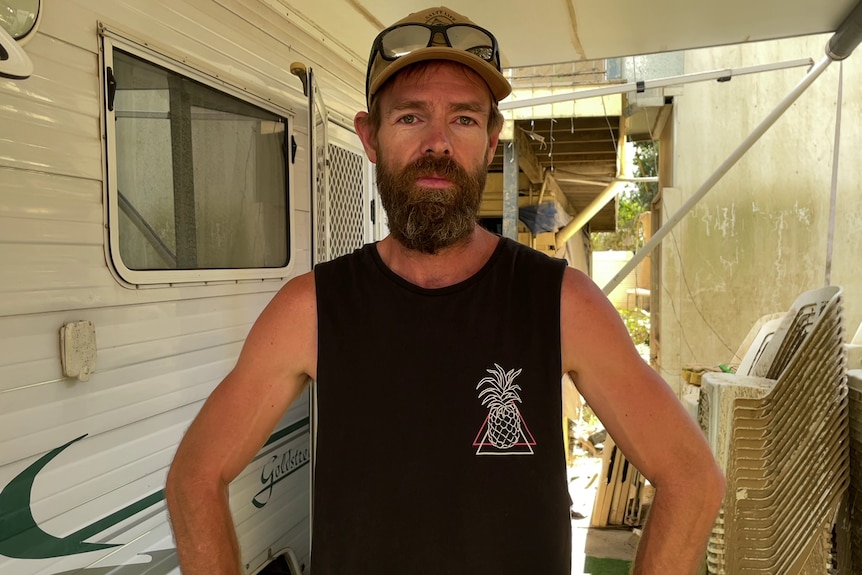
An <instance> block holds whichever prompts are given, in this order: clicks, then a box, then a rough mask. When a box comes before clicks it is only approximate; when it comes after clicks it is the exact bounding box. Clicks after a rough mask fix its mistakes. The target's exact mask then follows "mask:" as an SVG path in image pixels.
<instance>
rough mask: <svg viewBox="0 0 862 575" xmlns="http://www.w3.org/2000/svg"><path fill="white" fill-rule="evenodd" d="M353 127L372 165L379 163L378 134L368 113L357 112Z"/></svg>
mask: <svg viewBox="0 0 862 575" xmlns="http://www.w3.org/2000/svg"><path fill="white" fill-rule="evenodd" d="M353 127H354V128H356V133H357V134H358V135H359V139H360V140H362V147H363V148H365V155H366V156H368V159H369V160H370V161H371V163H372V164H376V163H377V134H376V133H375V130H374V127H373V126H371V124H370V123H369V121H368V112H357V113H356V116H354V117H353Z"/></svg>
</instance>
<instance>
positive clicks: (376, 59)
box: [167, 8, 723, 575]
mask: <svg viewBox="0 0 862 575" xmlns="http://www.w3.org/2000/svg"><path fill="white" fill-rule="evenodd" d="M366 89H367V98H368V106H369V111H368V112H360V113H358V114H357V115H356V118H355V127H356V130H357V133H358V134H359V136H360V138H361V140H362V142H363V145H364V147H365V151H366V153H367V155H368V157H369V159H370V160H371V161H372V162H375V163H376V164H377V179H378V187H379V190H380V194H381V198H382V201H383V204H384V207H385V209H386V211H387V215H388V218H389V227H390V230H391V234H390V235H389V236H388V237H387V238H385V239H384V240H382V241H381V242H379V243H377V244H374V245H369V246H366V247H365V248H363V249H361V250H358V251H357V252H355V253H354V254H352V255H350V256H346V257H343V258H339V259H337V260H335V261H333V262H328V263H324V264H320V265H318V266H317V267H316V268H315V270H314V272H311V273H308V274H305V275H303V276H300V277H298V278H296V279H294V280H292V281H290V282H289V283H288V284H287V285H285V286H284V288H283V289H282V290H281V291H280V292H279V293H278V294H277V295H276V296H275V298H273V300H272V302H271V303H270V304H269V306H268V307H267V308H266V309H265V310H264V312H263V313H262V314H261V316H260V318H259V319H258V321H257V322H256V324H255V325H254V327H253V328H252V330H251V332H250V334H249V336H248V339H247V341H246V344H245V346H244V347H243V350H242V353H241V354H240V357H239V360H238V362H237V365H236V367H235V368H234V370H233V371H232V372H231V373H230V374H229V375H228V376H227V378H226V379H225V380H224V381H223V382H222V383H221V384H220V385H219V386H218V388H217V389H216V390H215V391H214V392H213V394H212V395H211V397H210V398H209V399H208V400H207V402H206V404H205V405H204V407H203V408H202V410H201V412H200V414H199V415H198V417H197V419H196V420H195V421H194V422H193V424H192V426H191V427H190V429H189V431H188V433H187V434H186V437H185V438H184V439H183V441H182V443H181V445H180V447H179V449H178V451H177V455H176V458H175V460H174V463H173V465H172V467H171V471H170V474H169V477H168V484H167V495H168V504H169V508H170V512H171V518H172V522H173V526H174V532H175V536H176V539H177V547H178V550H179V555H180V561H181V565H182V569H183V572H184V573H185V574H186V575H193V574H196V573H207V574H212V573H239V567H238V550H237V542H236V536H235V533H234V529H233V524H232V521H231V517H230V513H229V510H228V506H227V486H228V484H229V483H230V481H231V480H232V479H233V478H234V477H236V475H237V474H238V473H239V472H240V471H241V470H242V469H243V468H244V467H245V465H246V464H247V463H248V462H249V461H250V460H251V458H252V457H253V456H254V454H255V453H256V452H257V451H258V449H259V448H260V447H261V446H262V444H263V443H264V441H265V440H266V438H267V437H268V435H269V434H270V432H271V430H272V428H273V427H274V425H275V424H276V422H277V421H278V420H279V419H280V418H281V416H282V414H283V413H284V412H285V410H286V409H287V408H288V406H289V405H290V403H291V402H292V401H293V400H294V399H295V398H296V397H297V396H298V395H299V394H300V393H301V391H302V390H303V388H304V386H305V385H306V383H307V381H308V380H309V379H314V380H316V382H317V383H316V385H317V386H318V397H319V403H318V409H319V432H318V438H317V441H318V443H317V448H318V449H317V455H318V459H317V463H316V468H315V501H314V520H313V525H314V528H313V529H314V532H313V552H312V565H311V570H312V573H313V574H314V575H329V574H335V575H357V574H362V573H393V574H394V573H398V574H402V573H403V574H410V575H413V574H421V573H435V574H436V573H457V574H478V573H495V574H507V573H519V574H520V573H530V574H533V573H535V574H542V575H563V574H568V573H570V570H571V567H570V561H571V540H570V523H569V511H568V507H569V500H568V492H567V486H566V476H565V460H564V453H563V448H562V436H561V432H560V427H559V418H560V410H561V399H560V378H561V376H562V375H563V373H569V374H570V375H571V376H572V378H573V379H574V381H575V382H576V383H577V385H578V388H579V390H580V392H581V394H582V395H583V396H584V397H585V399H586V400H587V402H589V404H590V405H591V407H592V408H593V410H594V411H595V412H596V414H597V415H598V416H599V417H600V418H601V420H602V421H603V422H604V424H605V426H606V427H607V429H608V431H609V432H610V433H611V435H613V437H614V439H615V441H616V442H617V444H618V445H619V446H620V447H621V448H622V450H623V451H624V452H625V453H626V456H627V457H628V458H629V460H630V461H631V462H632V463H633V464H634V465H635V466H636V467H637V468H638V469H639V470H640V471H641V472H642V473H643V474H644V475H645V476H646V477H648V478H649V479H650V481H651V482H652V483H653V485H654V486H655V487H656V496H655V500H654V503H653V506H652V511H651V516H650V518H649V521H648V523H647V526H646V528H645V530H644V534H643V538H642V542H641V546H640V548H639V550H638V557H637V563H636V564H637V567H636V573H641V574H648V573H661V574H663V575H664V574H668V573H674V574H676V573H694V572H695V571H696V570H697V567H698V565H699V564H700V561H701V558H702V556H703V551H704V548H705V544H706V539H707V537H708V534H709V532H710V529H711V527H712V523H713V521H714V518H715V516H716V513H717V511H718V508H719V505H720V501H721V497H722V494H723V478H722V476H721V473H720V471H719V470H718V469H717V468H716V466H715V463H714V461H713V458H712V455H711V453H710V451H709V448H708V446H707V445H706V442H705V440H704V438H703V436H702V434H701V432H700V430H699V429H698V428H697V426H696V425H695V424H694V422H693V421H692V420H691V418H690V417H689V416H688V415H687V413H686V412H685V411H684V410H683V408H682V407H681V405H680V404H679V402H678V401H677V399H676V397H675V396H674V394H673V393H672V392H671V391H670V389H669V388H668V387H667V385H666V384H665V383H664V382H663V381H662V380H661V379H660V378H659V377H658V376H657V375H656V373H655V372H654V371H653V370H651V369H650V368H649V367H648V366H647V365H646V364H645V363H644V362H643V361H642V360H641V359H640V357H639V356H638V355H637V352H636V351H635V349H634V347H633V345H632V344H631V341H630V339H629V336H628V334H627V332H626V331H625V328H624V327H623V325H622V322H621V321H620V318H619V316H618V314H617V313H616V311H615V310H614V309H613V308H612V307H611V306H610V304H609V303H608V301H607V299H606V298H605V297H604V295H603V294H602V293H601V292H600V291H599V290H598V288H597V287H596V286H595V285H594V284H593V283H592V282H591V281H590V280H589V278H587V277H586V276H584V275H583V274H581V273H579V272H578V271H576V270H574V269H571V268H566V267H565V265H564V264H563V263H562V262H559V261H558V260H553V259H551V258H547V257H545V256H544V255H542V254H539V253H538V252H535V251H533V250H530V249H529V248H525V247H522V246H519V245H518V244H516V243H515V242H512V241H509V240H505V239H502V238H499V237H498V236H495V235H493V234H491V233H489V232H487V231H485V230H484V229H482V228H481V227H480V226H478V225H476V214H477V211H478V207H479V202H480V200H481V193H482V190H483V187H484V183H485V176H486V172H487V166H488V164H489V162H490V161H491V159H492V157H493V154H494V150H495V148H496V146H497V141H498V136H499V133H500V128H501V118H500V115H499V112H498V111H497V102H498V101H499V100H500V99H502V98H504V97H506V96H507V95H508V94H509V92H510V90H511V88H510V87H509V84H508V82H507V81H506V80H505V78H504V77H503V75H502V74H501V73H500V61H499V52H498V47H497V43H496V40H495V39H494V37H493V36H492V35H491V34H490V33H489V32H487V31H486V30H483V29H482V28H479V27H478V26H476V25H474V24H473V23H472V22H470V21H469V20H467V19H466V18H464V17H463V16H460V15H458V14H456V13H454V12H452V11H451V10H448V9H445V8H435V9H430V10H426V11H424V12H421V13H416V14H411V15H410V16H408V17H407V18H405V19H403V20H402V21H400V22H398V23H396V24H395V25H393V26H392V27H390V28H388V29H386V30H384V31H383V32H382V33H381V34H380V35H379V36H378V37H377V39H376V40H375V42H374V45H373V47H372V52H371V58H370V60H369V68H368V78H367V84H366ZM557 294H559V297H557ZM360 439H361V440H360ZM369 445H371V446H373V449H369V448H367V447H360V446H369Z"/></svg>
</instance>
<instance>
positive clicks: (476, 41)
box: [446, 24, 494, 62]
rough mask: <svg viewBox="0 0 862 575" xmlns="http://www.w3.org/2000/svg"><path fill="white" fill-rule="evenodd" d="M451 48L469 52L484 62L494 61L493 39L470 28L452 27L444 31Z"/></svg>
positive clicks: (478, 30)
mask: <svg viewBox="0 0 862 575" xmlns="http://www.w3.org/2000/svg"><path fill="white" fill-rule="evenodd" d="M446 35H447V36H448V37H449V42H450V43H451V44H452V47H453V48H457V49H459V50H464V51H465V52H470V53H471V54H473V55H475V56H478V57H479V58H482V59H483V60H485V61H486V62H491V61H493V59H494V39H493V38H492V37H491V36H490V35H488V34H487V33H486V32H484V31H482V30H480V29H478V28H473V27H472V26H459V25H457V24H456V25H453V26H450V27H449V28H447V29H446Z"/></svg>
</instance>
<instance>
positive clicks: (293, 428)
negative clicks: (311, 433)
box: [263, 417, 311, 447]
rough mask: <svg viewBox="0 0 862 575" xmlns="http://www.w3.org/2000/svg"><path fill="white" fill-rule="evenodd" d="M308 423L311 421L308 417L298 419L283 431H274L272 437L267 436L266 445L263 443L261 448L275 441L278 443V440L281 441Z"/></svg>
mask: <svg viewBox="0 0 862 575" xmlns="http://www.w3.org/2000/svg"><path fill="white" fill-rule="evenodd" d="M309 421H311V420H310V419H309V418H308V417H303V418H302V419H300V420H299V421H297V422H296V423H293V424H291V425H288V426H287V427H285V428H284V429H281V430H279V431H276V432H275V433H273V434H272V435H270V436H269V439H267V440H266V443H264V444H263V446H264V447H266V446H267V445H271V444H273V443H275V442H276V441H278V440H279V439H283V438H284V437H287V436H288V435H290V434H291V433H294V432H295V431H298V430H300V429H302V428H303V427H306V426H308V423H309Z"/></svg>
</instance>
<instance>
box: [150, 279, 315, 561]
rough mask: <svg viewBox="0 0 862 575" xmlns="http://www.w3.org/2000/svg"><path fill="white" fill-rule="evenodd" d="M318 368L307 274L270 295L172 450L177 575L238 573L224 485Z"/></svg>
mask: <svg viewBox="0 0 862 575" xmlns="http://www.w3.org/2000/svg"><path fill="white" fill-rule="evenodd" d="M316 365H317V305H316V299H315V290H314V277H313V275H312V274H311V273H308V274H305V275H303V276H300V277H298V278H296V279H294V280H292V281H291V282H289V283H288V284H287V285H285V286H284V287H283V288H282V289H281V291H280V292H279V293H278V294H276V296H275V297H274V298H273V299H272V301H271V302H270V303H269V305H268V306H267V307H266V309H265V310H264V311H263V313H261V315H260V317H259V318H258V319H257V321H256V322H255V324H254V326H253V327H252V329H251V332H250V333H249V335H248V338H247V339H246V341H245V344H244V346H243V349H242V352H241V353H240V356H239V359H238V360H237V364H236V367H234V369H233V371H231V372H230V374H228V376H227V377H226V378H225V379H224V381H222V382H221V383H220V384H219V386H218V387H217V388H216V389H215V390H214V391H213V393H212V394H211V395H210V397H209V398H208V399H207V401H206V403H204V406H203V407H202V408H201V411H200V413H199V414H198V416H197V417H196V418H195V420H194V421H193V422H192V424H191V427H189V429H188V431H187V432H186V435H185V437H184V438H183V440H182V442H181V443H180V446H179V448H178V449H177V453H176V456H175V457H174V461H173V463H172V464H171V468H170V471H169V472H168V479H167V485H166V487H165V495H166V499H167V503H168V510H169V512H170V518H171V524H172V527H173V530H174V538H175V539H176V542H177V552H178V554H179V558H180V567H181V569H182V572H183V574H184V575H197V574H204V573H205V574H207V575H217V574H224V575H234V574H237V575H238V574H239V573H241V570H240V558H239V545H238V543H237V539H236V531H235V529H234V525H233V519H232V517H231V514H230V509H229V507H228V485H229V484H230V482H231V481H232V480H233V479H234V478H235V477H236V476H237V475H238V474H239V473H240V472H241V471H242V470H243V469H244V468H245V466H246V465H247V464H248V463H249V461H251V459H252V458H253V457H254V455H255V454H256V453H257V452H258V450H260V448H261V447H262V446H263V444H264V442H265V441H266V439H267V437H269V435H270V434H271V432H272V430H273V428H274V427H275V425H276V423H278V421H279V419H281V417H282V415H283V414H284V413H285V411H286V410H287V408H288V407H289V406H290V404H291V403H292V402H293V401H294V400H295V399H296V398H297V397H298V396H299V395H300V394H301V393H302V390H303V388H304V387H305V385H306V383H307V381H308V378H309V377H312V378H313V377H314V376H315V369H316Z"/></svg>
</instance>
